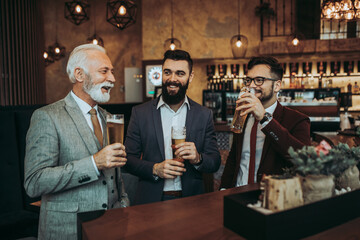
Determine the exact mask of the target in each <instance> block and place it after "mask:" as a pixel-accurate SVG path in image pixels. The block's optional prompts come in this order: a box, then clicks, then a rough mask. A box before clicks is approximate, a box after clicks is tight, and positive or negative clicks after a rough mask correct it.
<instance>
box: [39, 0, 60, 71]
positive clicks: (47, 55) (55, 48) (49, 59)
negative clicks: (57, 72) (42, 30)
mask: <svg viewBox="0 0 360 240" xmlns="http://www.w3.org/2000/svg"><path fill="white" fill-rule="evenodd" d="M57 34H58V7H57V6H56V4H55V43H54V44H53V45H50V46H49V47H48V48H47V50H45V51H44V53H43V58H44V61H45V66H48V65H49V64H51V63H53V62H54V61H57V60H60V59H61V58H63V57H65V47H64V46H62V45H61V44H60V43H59V42H58V35H57Z"/></svg>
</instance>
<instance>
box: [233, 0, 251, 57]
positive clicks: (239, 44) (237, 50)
mask: <svg viewBox="0 0 360 240" xmlns="http://www.w3.org/2000/svg"><path fill="white" fill-rule="evenodd" d="M230 45H231V50H232V53H233V56H234V58H242V57H244V56H245V54H246V50H247V46H248V39H247V37H245V36H244V35H241V34H240V0H238V34H237V35H235V36H233V37H232V38H231V40H230Z"/></svg>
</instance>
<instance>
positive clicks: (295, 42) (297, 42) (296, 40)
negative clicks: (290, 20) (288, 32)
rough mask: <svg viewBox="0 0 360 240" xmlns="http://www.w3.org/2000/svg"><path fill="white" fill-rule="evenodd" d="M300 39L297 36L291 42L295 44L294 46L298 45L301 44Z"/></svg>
mask: <svg viewBox="0 0 360 240" xmlns="http://www.w3.org/2000/svg"><path fill="white" fill-rule="evenodd" d="M299 42H300V41H299V39H298V38H297V37H295V38H294V39H293V40H292V41H291V43H292V45H294V46H297V45H298V44H299Z"/></svg>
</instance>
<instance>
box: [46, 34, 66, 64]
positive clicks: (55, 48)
mask: <svg viewBox="0 0 360 240" xmlns="http://www.w3.org/2000/svg"><path fill="white" fill-rule="evenodd" d="M56 38H57V37H56ZM49 52H50V54H51V55H52V57H53V58H54V60H56V61H58V60H60V59H61V58H63V57H65V47H64V46H62V45H60V44H59V43H58V42H57V40H56V42H55V43H54V45H51V46H49Z"/></svg>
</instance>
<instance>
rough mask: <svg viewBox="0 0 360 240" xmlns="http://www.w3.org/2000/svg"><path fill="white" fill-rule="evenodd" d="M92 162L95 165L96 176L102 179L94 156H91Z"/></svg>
mask: <svg viewBox="0 0 360 240" xmlns="http://www.w3.org/2000/svg"><path fill="white" fill-rule="evenodd" d="M91 161H92V163H93V165H94V168H95V172H96V175H97V176H98V177H100V172H99V169H98V168H97V166H96V164H95V159H94V156H91Z"/></svg>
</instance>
